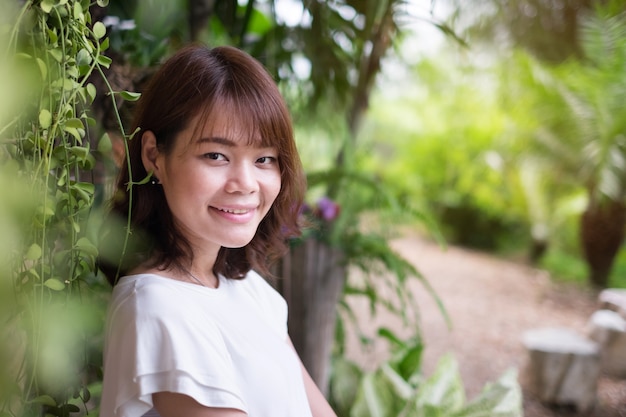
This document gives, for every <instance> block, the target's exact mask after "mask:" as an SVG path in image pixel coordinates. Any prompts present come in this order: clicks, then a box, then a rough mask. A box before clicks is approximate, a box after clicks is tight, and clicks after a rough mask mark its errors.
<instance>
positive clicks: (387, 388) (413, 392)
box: [331, 340, 523, 417]
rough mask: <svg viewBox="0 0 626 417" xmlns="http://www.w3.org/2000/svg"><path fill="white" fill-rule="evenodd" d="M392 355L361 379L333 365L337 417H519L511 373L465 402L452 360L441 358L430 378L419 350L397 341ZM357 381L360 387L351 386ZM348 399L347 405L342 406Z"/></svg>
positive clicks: (347, 367) (348, 367)
mask: <svg viewBox="0 0 626 417" xmlns="http://www.w3.org/2000/svg"><path fill="white" fill-rule="evenodd" d="M395 343H397V344H398V345H397V346H396V350H395V354H394V355H393V356H392V358H391V359H389V360H388V361H386V362H384V363H383V364H381V365H380V366H379V367H378V368H377V369H375V370H374V371H372V372H366V373H362V372H361V371H360V370H359V368H358V367H356V366H355V365H354V364H352V363H350V362H348V361H346V360H345V359H339V358H337V359H336V362H335V366H334V368H333V370H334V373H333V379H332V383H331V393H332V397H331V400H332V402H333V404H334V405H335V407H336V410H337V411H338V414H339V416H340V417H348V416H349V417H436V416H441V417H470V416H472V417H479V416H484V417H521V416H522V415H523V412H522V393H521V388H520V386H519V383H518V382H517V372H516V371H515V370H514V369H511V370H508V371H506V372H505V373H504V374H503V375H502V376H501V377H500V378H499V379H498V380H497V381H496V382H493V383H488V384H487V385H485V387H484V388H483V390H482V392H481V393H480V394H479V395H478V396H477V397H475V398H474V399H472V400H471V401H466V399H465V391H464V387H463V382H462V380H461V376H460V373H459V370H458V365H457V362H456V360H455V359H454V357H453V356H452V355H451V354H446V355H444V356H443V357H442V358H441V359H440V360H439V362H438V365H437V367H436V369H435V371H434V372H433V374H432V375H431V376H429V377H424V376H423V375H422V373H421V354H422V349H423V346H422V344H421V343H420V342H419V341H418V340H411V341H408V342H399V341H397V340H395ZM356 381H358V384H355V382H356ZM346 399H348V400H349V401H346Z"/></svg>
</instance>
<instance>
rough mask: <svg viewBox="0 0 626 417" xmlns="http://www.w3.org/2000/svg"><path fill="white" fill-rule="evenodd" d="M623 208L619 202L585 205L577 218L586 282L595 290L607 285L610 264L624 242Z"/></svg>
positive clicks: (625, 211) (625, 214) (625, 212)
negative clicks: (584, 262)
mask: <svg viewBox="0 0 626 417" xmlns="http://www.w3.org/2000/svg"><path fill="white" fill-rule="evenodd" d="M625 225H626V206H625V205H624V203H623V202H620V201H611V200H609V201H605V202H603V203H602V204H596V205H591V204H590V205H589V206H588V207H587V209H586V210H585V212H584V213H583V215H582V218H581V226H580V237H581V245H582V249H583V253H584V256H585V260H586V261H587V265H588V267H589V281H590V282H591V283H592V284H593V285H594V286H596V287H599V288H605V287H606V286H607V284H608V280H609V275H610V273H611V268H612V267H613V261H614V260H615V256H616V255H617V252H618V251H619V248H620V246H621V244H622V242H623V240H624V226H625Z"/></svg>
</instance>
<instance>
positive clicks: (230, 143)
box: [196, 136, 237, 147]
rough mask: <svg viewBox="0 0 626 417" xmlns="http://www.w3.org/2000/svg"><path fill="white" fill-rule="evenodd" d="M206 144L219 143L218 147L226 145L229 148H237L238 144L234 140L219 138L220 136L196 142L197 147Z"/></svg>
mask: <svg viewBox="0 0 626 417" xmlns="http://www.w3.org/2000/svg"><path fill="white" fill-rule="evenodd" d="M205 143H217V144H218V145H224V146H228V147H235V146H237V143H236V142H235V141H234V140H231V139H227V138H223V137H219V136H211V137H208V138H200V139H198V140H197V141H196V144H197V145H202V144H205Z"/></svg>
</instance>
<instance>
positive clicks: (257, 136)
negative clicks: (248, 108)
mask: <svg viewBox="0 0 626 417" xmlns="http://www.w3.org/2000/svg"><path fill="white" fill-rule="evenodd" d="M192 125H194V128H193V129H194V134H193V138H192V142H195V141H198V140H202V139H207V138H223V139H228V140H229V141H232V142H235V143H242V142H243V143H245V144H247V145H261V144H262V142H266V141H267V138H265V140H263V139H264V138H262V135H261V132H260V131H259V129H258V127H257V126H255V124H254V123H253V122H252V121H251V120H250V118H246V117H245V116H244V115H242V114H238V113H237V112H232V111H231V112H222V111H213V112H211V113H209V114H200V115H198V116H197V117H195V118H194V119H192Z"/></svg>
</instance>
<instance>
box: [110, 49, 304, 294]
mask: <svg viewBox="0 0 626 417" xmlns="http://www.w3.org/2000/svg"><path fill="white" fill-rule="evenodd" d="M223 112H227V113H226V115H227V120H228V122H229V123H238V124H239V126H241V127H242V129H241V131H243V132H247V133H248V134H249V137H248V138H247V139H248V141H249V142H250V143H251V144H253V143H254V141H260V143H259V145H260V146H264V147H265V146H268V147H275V148H276V149H277V150H278V162H279V166H280V175H281V189H280V192H279V194H278V197H277V198H276V200H275V201H274V204H273V206H272V207H271V209H270V211H269V212H268V214H267V215H266V216H265V218H264V219H263V220H262V221H261V223H260V225H259V227H258V230H257V232H256V234H255V236H254V238H253V239H252V241H251V242H250V243H249V244H248V245H246V246H244V247H242V248H224V247H222V248H221V249H220V251H219V253H218V256H217V260H216V262H215V265H214V269H213V272H214V273H216V274H222V275H224V276H225V277H228V278H233V279H241V278H243V277H245V275H246V274H247V273H248V271H250V269H255V270H257V271H259V272H261V273H266V274H267V273H268V268H269V264H270V263H271V262H272V261H274V260H276V259H278V258H279V257H280V256H281V255H282V254H284V253H285V251H286V249H287V242H286V241H287V239H288V238H289V237H294V236H297V235H299V234H300V231H299V226H298V213H299V210H300V207H301V206H302V202H303V198H304V192H305V187H306V184H305V176H304V172H303V169H302V164H301V162H300V158H299V156H298V152H297V149H296V145H295V141H294V134H293V127H292V123H291V117H290V114H289V111H288V109H287V106H286V104H285V102H284V100H283V97H282V96H281V94H280V92H279V90H278V88H277V86H276V84H275V82H274V80H273V79H272V77H271V76H270V75H269V74H268V72H267V71H266V70H265V68H264V67H263V66H262V65H261V64H260V63H259V62H258V61H256V60H255V59H254V58H252V57H251V56H250V55H248V54H247V53H245V52H243V51H240V50H238V49H236V48H233V47H228V46H222V47H216V48H213V49H208V48H206V47H203V46H199V45H192V46H187V47H184V48H183V49H181V50H179V51H178V52H177V53H176V54H174V55H173V56H172V57H171V58H169V59H168V60H167V61H166V62H165V63H164V64H163V65H162V66H161V67H160V68H159V70H158V71H157V72H156V73H155V74H154V75H153V76H152V78H151V79H150V81H149V83H148V85H147V87H146V89H145V91H144V92H143V93H142V96H141V98H140V100H139V102H138V103H137V108H136V110H135V115H134V121H133V124H132V130H131V131H132V132H135V131H137V130H139V132H138V133H137V135H136V137H135V138H134V139H131V140H130V141H129V142H128V154H127V156H126V160H125V161H124V163H123V165H122V168H121V171H120V174H119V177H118V181H117V186H116V191H115V193H114V196H113V198H112V201H111V214H112V217H117V218H118V222H120V219H123V220H121V224H123V225H124V224H126V222H127V221H128V224H129V225H130V231H129V234H128V235H125V237H124V239H123V241H125V242H127V243H128V242H129V241H130V243H128V244H126V243H123V242H121V241H120V237H119V236H118V237H117V238H113V239H111V240H110V241H109V243H108V244H106V245H105V246H106V247H107V248H106V250H104V251H103V255H102V259H101V261H100V264H101V265H100V266H101V269H102V271H103V272H104V273H105V275H106V276H107V279H108V280H109V282H110V283H111V284H112V285H115V283H116V281H117V280H118V278H119V276H122V275H124V274H125V273H127V272H128V271H129V270H130V269H132V268H133V267H136V266H137V265H139V264H140V263H141V262H145V261H146V260H148V259H154V260H155V265H154V266H159V267H163V268H166V267H168V266H170V265H174V266H177V267H181V268H184V267H186V264H187V263H188V262H190V260H191V259H192V257H193V252H192V249H191V246H190V244H189V242H188V240H187V239H186V238H185V237H184V236H183V235H182V233H181V231H180V230H179V229H178V228H177V226H176V224H175V221H174V219H173V216H172V213H171V211H170V209H169V207H168V205H167V202H166V200H165V195H164V193H163V189H162V187H161V186H159V185H152V184H150V182H147V183H145V184H141V185H138V184H137V183H140V182H142V180H144V181H143V182H145V179H146V178H147V177H148V175H150V174H149V173H148V172H146V169H145V167H144V165H143V163H142V159H141V148H142V145H141V137H140V136H141V134H142V132H145V131H152V132H153V133H154V135H155V137H156V139H157V147H158V149H159V151H160V152H164V153H165V154H168V152H171V151H172V150H173V148H174V144H175V141H176V140H177V137H178V134H179V133H180V132H181V131H183V130H184V129H185V128H187V127H188V124H189V123H190V121H191V120H192V119H194V118H195V117H197V116H200V119H199V120H200V126H199V127H198V128H197V129H196V130H198V132H199V131H200V130H201V127H202V124H203V123H209V124H210V123H211V121H212V120H213V119H215V115H217V114H220V116H223ZM128 238H130V240H129V239H128ZM122 247H126V248H125V249H124V250H123V251H122V250H121V249H122ZM115 253H118V255H114V254H115ZM111 255H113V256H111ZM112 259H113V260H114V261H115V262H111V261H112Z"/></svg>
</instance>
